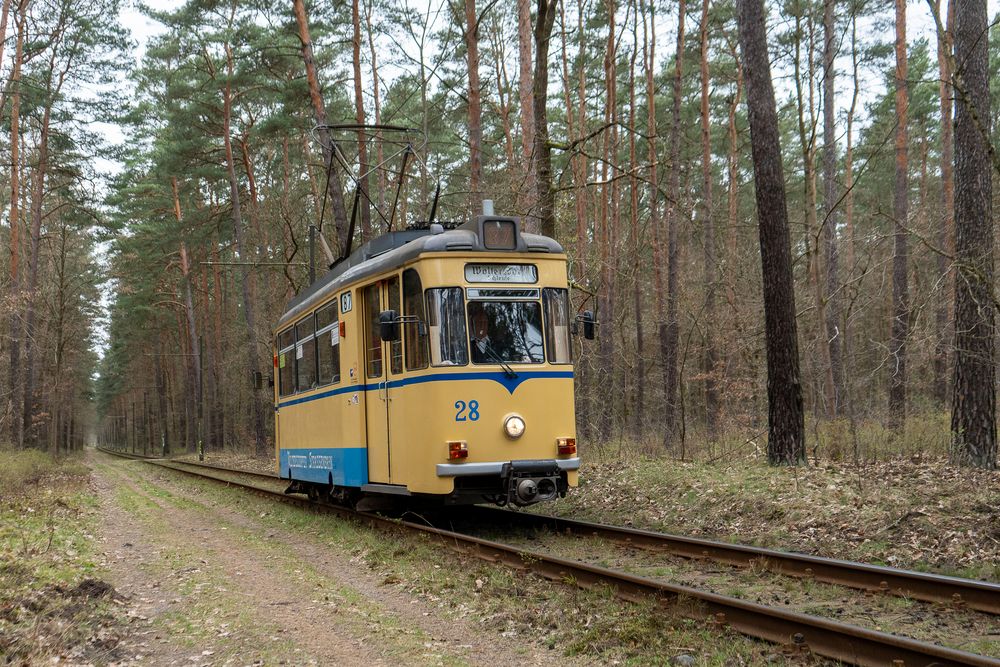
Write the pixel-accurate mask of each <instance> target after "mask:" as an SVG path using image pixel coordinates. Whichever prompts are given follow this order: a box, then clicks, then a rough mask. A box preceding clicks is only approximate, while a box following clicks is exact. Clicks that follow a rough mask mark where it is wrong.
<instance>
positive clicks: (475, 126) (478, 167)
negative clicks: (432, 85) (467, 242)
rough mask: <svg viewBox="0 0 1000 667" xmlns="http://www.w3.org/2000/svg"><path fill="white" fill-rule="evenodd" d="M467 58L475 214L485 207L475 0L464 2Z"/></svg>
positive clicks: (470, 164)
mask: <svg viewBox="0 0 1000 667" xmlns="http://www.w3.org/2000/svg"><path fill="white" fill-rule="evenodd" d="M463 32H464V35H465V57H466V61H467V64H468V67H469V193H470V196H469V204H470V207H471V210H472V214H473V215H476V214H478V213H479V209H480V208H481V207H482V200H483V192H482V187H483V186H482V180H483V157H482V152H483V111H482V102H481V101H480V91H479V18H478V17H477V16H476V0H465V25H464V26H463Z"/></svg>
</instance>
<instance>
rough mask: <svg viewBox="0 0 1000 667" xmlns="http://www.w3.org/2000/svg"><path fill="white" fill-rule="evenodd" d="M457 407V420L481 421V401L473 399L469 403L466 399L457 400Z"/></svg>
mask: <svg viewBox="0 0 1000 667" xmlns="http://www.w3.org/2000/svg"><path fill="white" fill-rule="evenodd" d="M455 409H456V410H457V411H458V412H456V413H455V421H457V422H464V421H470V422H476V421H479V401H476V400H472V401H469V402H468V403H466V402H465V401H455Z"/></svg>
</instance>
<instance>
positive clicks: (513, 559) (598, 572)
mask: <svg viewBox="0 0 1000 667" xmlns="http://www.w3.org/2000/svg"><path fill="white" fill-rule="evenodd" d="M148 462H149V463H150V464H152V465H156V466H159V467H162V468H168V469H171V470H176V471H177V472H181V473H184V474H187V475H190V476H192V477H196V478H199V479H207V480H210V481H215V482H217V483H221V484H225V485H227V486H234V487H238V488H241V489H244V490H246V491H249V492H252V493H255V494H257V495H261V496H264V497H267V498H270V499H273V500H279V501H281V502H285V503H288V504H292V505H296V506H299V507H303V508H306V509H309V510H312V511H319V512H323V513H329V514H335V515H338V516H340V517H343V518H348V519H354V520H357V521H360V522H361V523H363V524H365V525H369V526H372V527H374V528H377V529H380V530H388V531H399V530H400V529H401V528H406V529H409V530H414V531H420V532H421V533H422V534H425V535H429V536H431V537H434V538H436V539H438V540H439V541H440V542H441V544H442V545H444V546H447V547H448V548H449V549H452V550H455V551H458V552H460V553H463V554H467V555H471V556H475V557H477V558H480V559H483V560H486V561H489V562H493V563H501V564H503V565H506V566H509V567H511V568H514V569H516V570H518V571H521V572H531V573H535V574H538V575H540V576H542V577H544V578H546V579H549V580H551V581H559V582H563V583H565V584H569V585H574V586H578V587H581V588H596V589H610V590H611V591H613V592H614V594H615V595H616V596H617V597H619V598H622V599H626V600H630V601H642V600H650V599H653V600H657V601H658V602H659V603H660V604H663V605H671V604H674V603H676V602H677V601H679V600H692V601H694V602H695V603H696V604H694V605H692V606H691V608H690V609H687V610H685V613H686V614H687V615H688V616H690V617H693V618H698V619H707V620H710V621H713V622H715V623H716V624H718V625H719V626H720V627H725V626H728V627H730V628H732V629H733V630H735V631H737V632H740V633H741V634H744V635H747V636H750V637H755V638H758V639H763V640H766V641H769V642H772V643H777V644H785V645H790V646H793V647H796V648H798V649H799V650H800V651H802V652H803V653H808V652H812V653H815V654H817V655H822V656H825V657H828V658H833V659H836V660H840V661H842V662H847V663H851V664H856V665H872V666H875V665H907V666H914V665H935V666H947V665H976V666H981V667H1000V660H998V659H996V658H992V657H989V656H983V655H976V654H973V653H968V652H966V651H960V650H957V649H952V648H946V647H944V646H939V645H937V644H929V643H926V642H921V641H918V640H915V639H911V638H909V637H902V636H899V635H892V634H888V633H884V632H879V631H877V630H870V629H867V628H861V627H858V626H853V625H849V624H846V623H841V622H839V621H833V620H830V619H825V618H819V617H816V616H810V615H808V614H800V613H797V612H792V611H788V610H785V609H777V608H773V607H767V606H765V605H760V604H756V603H753V602H747V601H745V600H740V599H737V598H731V597H727V596H724V595H719V594H716V593H709V592H706V591H700V590H697V589H694V588H688V587H686V586H677V585H673V584H667V583H663V582H659V581H654V580H651V579H646V578H643V577H638V576H634V575H631V574H627V573H624V572H620V571H616V570H611V569H608V568H603V567H598V566H595V565H588V564H586V563H580V562H577V561H572V560H568V559H565V558H558V557H555V556H549V555H546V554H542V553H536V552H532V551H528V550H525V549H520V548H518V547H514V546H510V545H506V544H502V543H500V542H493V541H490V540H484V539H481V538H477V537H472V536H469V535H464V534H462V533H457V532H453V531H450V530H445V529H442V528H435V527H432V526H427V525H424V524H418V523H413V522H410V521H400V520H397V519H389V518H385V517H382V516H379V515H377V514H369V513H366V512H356V511H354V510H350V509H347V508H344V507H339V506H336V505H331V504H328V503H315V502H312V501H309V500H307V499H305V498H298V497H293V496H288V495H285V494H283V493H281V492H278V491H272V490H270V489H264V488H261V487H257V486H253V485H252V484H246V483H243V482H239V481H236V480H233V479H226V478H223V477H217V476H215V475H209V474H206V473H204V472H198V471H195V470H192V469H190V468H181V467H175V466H174V465H172V464H171V462H168V461H163V460H150V461H148Z"/></svg>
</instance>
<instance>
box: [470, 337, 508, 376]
mask: <svg viewBox="0 0 1000 667" xmlns="http://www.w3.org/2000/svg"><path fill="white" fill-rule="evenodd" d="M472 340H473V342H474V343H476V344H477V345H478V344H479V343H482V344H483V348H482V350H483V352H485V353H486V354H487V355H489V357H490V358H491V359H493V361H495V362H497V363H498V364H500V367H501V368H502V369H503V373H504V375H506V376H507V377H509V378H510V379H511V380H516V379H517V373H515V372H514V369H513V368H511V367H510V365H509V364H508V363H507V362H506V361H504V360H503V359H502V358H500V355H499V354H497V352H496V350H494V349H493V346H492V345H490V342H489V341H488V340H486V339H485V338H473V339H472Z"/></svg>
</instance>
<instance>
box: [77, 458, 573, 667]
mask: <svg viewBox="0 0 1000 667" xmlns="http://www.w3.org/2000/svg"><path fill="white" fill-rule="evenodd" d="M90 464H91V467H92V468H93V470H94V475H93V479H94V485H95V488H96V489H97V492H98V494H99V496H100V499H101V504H102V509H103V515H104V517H105V523H104V527H103V533H102V535H101V540H102V541H103V543H104V559H105V565H106V566H107V568H108V569H109V571H110V573H111V579H112V582H113V583H114V585H115V586H116V587H117V588H118V590H119V591H120V592H122V593H124V594H125V595H127V596H129V598H130V600H131V603H132V609H131V612H130V614H131V616H132V618H133V632H132V633H131V636H130V638H129V639H128V640H127V641H126V643H125V646H124V650H125V652H126V653H127V654H129V655H131V656H132V658H131V660H133V661H134V662H136V663H142V664H157V665H161V664H162V665H172V664H176V665H181V664H183V665H209V664H211V665H245V664H259V665H263V664H268V665H270V664H293V665H300V664H318V665H362V664H363V665H366V666H368V665H397V664H407V665H411V664H425V665H464V664H472V665H490V666H494V665H497V666H502V665H512V666H513V665H518V666H522V665H557V664H558V665H563V664H567V658H566V657H565V656H561V655H559V654H558V652H556V651H547V650H546V649H544V648H542V647H539V646H536V645H533V644H530V643H529V644H528V645H527V646H526V645H525V644H526V642H525V638H524V637H523V636H521V637H507V636H504V633H502V632H501V630H502V629H503V628H498V629H491V628H490V627H488V626H485V625H483V624H481V623H478V622H476V621H475V619H474V618H473V617H468V618H459V619H456V618H451V617H446V615H444V614H442V612H441V608H440V607H439V606H438V605H435V604H432V603H431V602H429V601H428V600H427V599H426V598H425V597H423V596H413V595H410V594H408V593H407V592H406V591H404V590H401V588H400V587H398V586H392V585H390V584H392V583H395V582H392V581H385V580H380V579H379V577H378V576H377V574H375V573H373V572H372V571H370V570H369V569H367V568H366V567H365V566H364V564H363V563H359V562H353V561H352V555H351V554H350V553H345V552H344V551H342V550H338V549H337V548H336V546H331V545H330V544H328V543H324V542H323V541H321V540H319V539H318V538H317V536H314V535H310V534H306V533H303V532H301V531H295V530H292V529H288V528H285V527H275V525H274V522H267V521H264V520H263V514H266V513H262V515H261V516H257V515H255V514H250V513H248V512H247V511H245V510H246V508H245V507H239V508H234V507H232V506H228V505H227V504H224V503H220V502H217V501H216V500H215V499H213V498H212V494H206V493H204V492H202V491H200V490H199V489H198V488H197V485H192V484H191V483H190V482H188V481H187V480H184V479H182V478H180V477H179V476H176V475H174V474H173V473H169V472H166V471H160V470H156V469H153V468H151V467H149V466H146V465H144V464H142V463H139V462H134V461H124V460H121V459H113V458H111V457H108V456H105V455H102V454H99V453H92V454H91V457H90ZM232 493H233V494H238V493H239V492H237V491H235V490H234V491H232ZM253 511H256V510H253ZM354 560H356V559H354Z"/></svg>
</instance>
